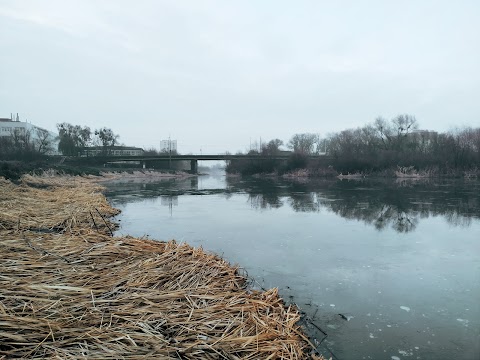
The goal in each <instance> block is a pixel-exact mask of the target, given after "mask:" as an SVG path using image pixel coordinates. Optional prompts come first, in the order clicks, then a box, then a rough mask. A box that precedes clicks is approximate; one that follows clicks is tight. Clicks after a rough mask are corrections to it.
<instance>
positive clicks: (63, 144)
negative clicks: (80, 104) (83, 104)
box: [0, 122, 119, 160]
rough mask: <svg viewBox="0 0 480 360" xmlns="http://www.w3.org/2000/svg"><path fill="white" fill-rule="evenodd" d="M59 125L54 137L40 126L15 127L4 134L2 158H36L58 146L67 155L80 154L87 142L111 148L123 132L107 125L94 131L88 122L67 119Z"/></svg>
mask: <svg viewBox="0 0 480 360" xmlns="http://www.w3.org/2000/svg"><path fill="white" fill-rule="evenodd" d="M57 129H58V137H53V136H52V135H51V134H50V133H49V132H48V131H47V130H44V129H41V128H37V127H34V128H33V129H31V130H30V129H25V128H14V129H13V130H12V131H11V133H10V134H9V136H1V137H0V159H3V160H36V159H41V158H42V157H45V156H46V155H50V154H52V153H53V152H55V150H58V151H59V152H60V153H61V154H63V155H66V156H78V155H80V154H81V153H82V150H83V149H84V148H85V147H87V146H101V147H103V148H104V150H105V152H108V150H109V148H110V147H112V146H115V145H117V144H118V139H119V136H118V135H117V134H115V133H114V132H113V131H112V130H111V129H109V128H106V127H103V128H100V129H96V130H94V131H92V130H91V129H90V128H89V127H88V126H80V125H72V124H69V123H66V122H63V123H60V124H57ZM57 143H58V145H57ZM55 147H56V148H55Z"/></svg>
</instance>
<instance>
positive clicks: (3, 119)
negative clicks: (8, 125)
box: [0, 118, 13, 122]
mask: <svg viewBox="0 0 480 360" xmlns="http://www.w3.org/2000/svg"><path fill="white" fill-rule="evenodd" d="M0 121H1V122H13V120H12V119H10V118H0Z"/></svg>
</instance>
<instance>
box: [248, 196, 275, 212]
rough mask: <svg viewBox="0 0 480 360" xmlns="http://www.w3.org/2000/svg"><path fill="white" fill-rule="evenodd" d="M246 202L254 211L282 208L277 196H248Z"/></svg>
mask: <svg viewBox="0 0 480 360" xmlns="http://www.w3.org/2000/svg"><path fill="white" fill-rule="evenodd" d="M248 201H249V202H250V205H251V206H252V208H254V209H272V208H273V209H276V208H280V207H282V206H283V202H282V201H281V200H280V198H278V197H277V196H270V197H269V196H265V195H263V194H250V195H248Z"/></svg>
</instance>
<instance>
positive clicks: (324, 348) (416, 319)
mask: <svg viewBox="0 0 480 360" xmlns="http://www.w3.org/2000/svg"><path fill="white" fill-rule="evenodd" d="M107 196H108V197H109V199H110V200H111V201H112V203H113V204H114V206H115V207H118V208H120V209H121V210H122V213H121V214H120V215H119V216H118V220H120V221H121V228H120V230H119V231H118V232H119V233H120V234H130V235H134V236H147V235H148V236H149V237H150V238H155V239H160V240H169V239H176V240H177V241H184V242H187V243H189V244H191V245H193V246H200V245H201V246H203V248H204V249H206V250H208V251H212V252H215V253H217V254H220V255H222V256H223V257H224V258H226V259H227V260H228V261H230V262H232V263H238V264H240V265H241V266H242V267H244V268H245V269H246V270H247V272H248V274H249V275H250V276H251V277H253V278H254V279H255V280H256V282H257V286H258V287H264V288H270V287H278V288H279V291H280V294H281V296H282V297H283V298H284V299H285V300H286V301H287V302H294V303H296V304H298V305H299V307H300V308H301V309H302V311H304V312H305V318H306V319H307V325H308V329H309V331H310V334H311V335H312V336H313V337H314V338H315V339H316V340H315V341H316V342H317V343H318V350H319V351H320V352H321V353H322V354H324V355H326V356H328V357H330V356H333V358H334V359H393V360H398V359H480V181H477V180H475V181H463V180H461V181H460V180H455V181H454V180H450V181H433V180H427V181H400V182H398V181H394V180H388V181H387V180H368V181H367V180H361V181H357V180H355V181H352V180H350V181H346V180H343V181H340V180H331V181H311V182H306V183H299V182H294V181H284V180H276V179H275V180H274V179H255V178H248V179H240V178H225V177H223V176H218V177H213V176H202V177H199V178H190V179H186V180H169V181H162V182H156V183H141V182H140V183H139V182H129V183H111V184H108V193H107ZM324 333H325V334H327V335H326V336H325V335H324Z"/></svg>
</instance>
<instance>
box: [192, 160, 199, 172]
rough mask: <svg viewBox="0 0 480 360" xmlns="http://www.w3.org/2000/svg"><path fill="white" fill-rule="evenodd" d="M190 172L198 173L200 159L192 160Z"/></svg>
mask: <svg viewBox="0 0 480 360" xmlns="http://www.w3.org/2000/svg"><path fill="white" fill-rule="evenodd" d="M190 172H191V173H192V174H196V173H198V161H197V160H190Z"/></svg>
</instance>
